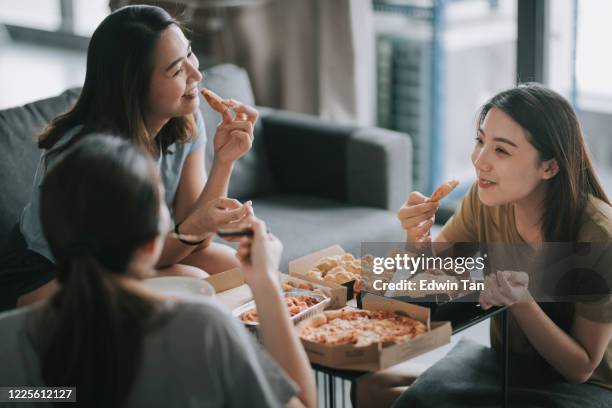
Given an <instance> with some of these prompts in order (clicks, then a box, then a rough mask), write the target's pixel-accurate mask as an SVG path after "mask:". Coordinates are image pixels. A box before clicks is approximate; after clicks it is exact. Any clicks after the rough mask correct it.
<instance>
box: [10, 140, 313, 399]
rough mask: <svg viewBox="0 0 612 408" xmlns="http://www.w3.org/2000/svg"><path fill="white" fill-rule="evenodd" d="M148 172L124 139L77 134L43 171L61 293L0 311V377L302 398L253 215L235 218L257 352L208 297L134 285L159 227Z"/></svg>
mask: <svg viewBox="0 0 612 408" xmlns="http://www.w3.org/2000/svg"><path fill="white" fill-rule="evenodd" d="M156 167H157V166H156V165H155V162H154V161H153V160H152V159H151V157H150V154H149V153H148V152H145V151H143V150H141V149H139V148H137V147H135V146H134V145H133V144H132V143H130V142H129V141H126V140H122V139H120V138H117V137H110V136H95V135H88V137H87V138H86V139H84V140H83V141H82V142H80V143H78V144H76V145H75V146H73V147H72V148H70V149H69V150H68V151H67V152H66V154H65V156H64V157H63V158H62V159H61V160H60V161H59V162H58V163H57V164H56V165H54V166H53V167H52V168H51V169H50V170H49V171H48V172H47V176H46V177H45V179H44V182H43V184H42V189H41V201H40V209H41V218H42V230H43V233H44V235H45V237H46V238H47V242H48V243H49V248H50V250H51V253H52V254H53V256H54V259H55V260H56V262H57V279H58V281H59V284H60V288H59V290H58V291H57V292H56V293H55V294H53V295H52V296H51V297H50V299H48V300H47V301H44V302H39V303H37V304H35V305H30V306H27V307H23V308H19V309H16V310H13V311H10V312H5V313H3V314H1V315H0V332H1V333H2V336H0V355H1V356H2V366H1V368H0V384H3V385H15V386H17V385H18V386H19V387H26V386H38V387H42V386H48V387H51V386H55V387H61V386H64V387H65V386H70V387H76V393H77V394H76V400H77V402H78V404H79V406H83V407H104V408H106V407H152V406H157V407H188V406H191V407H202V406H206V407H245V406H254V407H285V406H289V407H300V406H302V407H303V406H308V407H314V406H315V405H316V395H315V385H314V378H313V375H312V370H311V368H310V365H309V363H308V359H307V357H306V353H305V352H304V350H303V348H302V346H301V344H300V342H299V339H298V338H297V335H296V334H295V332H294V329H293V324H292V322H291V321H290V320H289V313H288V311H287V307H286V306H285V302H284V300H283V298H282V295H281V289H280V283H279V278H278V274H279V272H278V266H279V262H280V257H281V252H282V245H281V243H280V241H278V239H277V238H276V237H274V236H273V235H271V234H268V233H267V232H266V227H265V225H264V223H263V222H261V221H259V220H257V219H255V218H253V217H249V218H248V219H247V220H245V222H247V223H249V224H250V225H251V228H252V229H253V231H254V236H253V237H252V238H244V239H243V241H242V242H241V243H240V247H239V249H238V252H237V254H236V256H237V261H238V263H239V264H240V265H241V268H242V270H243V271H244V273H245V279H246V282H247V284H248V285H249V286H250V288H251V290H252V292H253V295H254V298H255V303H256V305H257V311H258V313H259V315H260V316H261V326H260V329H261V335H262V339H263V344H264V347H265V350H264V349H262V348H261V347H260V346H259V345H258V344H257V343H256V342H255V340H254V337H253V336H252V335H250V334H249V333H248V332H247V330H246V329H245V328H244V326H243V325H242V324H241V323H240V322H239V321H238V319H236V318H235V317H233V316H232V315H231V313H230V312H229V311H228V310H226V309H225V308H224V307H222V306H220V305H219V304H218V303H217V302H215V301H214V299H212V298H207V297H205V296H193V297H192V298H185V299H182V300H180V301H179V300H174V299H172V298H169V297H168V296H166V295H163V294H161V293H158V292H156V291H154V290H153V289H150V288H149V287H147V286H145V285H143V284H142V282H141V280H142V279H143V278H147V277H151V276H155V274H156V271H155V265H156V264H157V263H158V258H159V256H160V255H161V254H162V252H163V247H164V245H165V244H164V240H165V239H166V238H167V236H168V233H169V231H171V230H172V224H171V222H170V217H169V212H168V208H167V207H166V204H165V192H164V188H163V185H162V183H161V180H160V177H159V172H158V170H157V168H156ZM109 194H112V195H113V196H114V198H115V199H114V200H113V201H112V202H109V201H108V199H107V197H108V195H109ZM126 203H129V205H126Z"/></svg>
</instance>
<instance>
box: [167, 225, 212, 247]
mask: <svg viewBox="0 0 612 408" xmlns="http://www.w3.org/2000/svg"><path fill="white" fill-rule="evenodd" d="M182 223H183V221H181V222H179V223H178V224H176V225H175V226H174V233H175V234H176V239H178V240H179V241H181V242H182V243H183V244H185V245H200V244H201V243H203V242H204V241H206V239H203V240H200V241H187V240H185V239H183V238H181V236H182V235H181V233H180V232H179V226H180V225H181V224H182Z"/></svg>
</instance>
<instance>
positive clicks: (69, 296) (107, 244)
mask: <svg viewBox="0 0 612 408" xmlns="http://www.w3.org/2000/svg"><path fill="white" fill-rule="evenodd" d="M160 203H161V196H160V192H159V178H158V175H157V173H156V171H155V169H154V165H152V164H151V162H150V159H148V158H147V156H146V155H145V154H144V152H140V151H138V150H137V149H136V148H134V147H133V146H132V145H131V144H130V143H129V142H125V141H121V140H120V139H117V138H111V137H100V136H91V137H88V138H87V139H84V140H83V141H81V142H79V143H78V144H77V145H76V146H75V147H74V148H73V149H72V150H70V151H69V152H67V154H66V156H65V157H64V158H63V159H62V160H61V161H60V162H59V163H58V164H57V166H55V167H54V168H53V169H51V170H50V171H49V173H48V175H47V177H46V178H45V181H44V183H43V188H42V194H41V217H42V224H43V232H44V234H45V237H46V238H47V241H48V242H49V247H50V248H51V251H52V253H53V255H54V257H55V258H56V261H57V278H58V281H59V283H60V290H59V292H58V293H57V294H56V295H55V296H54V297H53V298H52V299H51V301H50V303H49V305H48V307H47V308H46V309H45V311H44V313H45V315H44V318H43V319H42V321H41V329H42V330H41V331H40V337H41V339H42V340H41V341H39V342H38V344H39V345H40V346H39V350H38V352H39V355H40V358H41V362H42V365H41V371H42V378H43V380H44V382H45V384H46V385H48V386H76V387H77V403H78V404H79V405H80V406H87V407H120V406H122V405H124V404H125V403H126V401H127V398H128V397H129V392H130V389H131V387H132V385H133V383H134V379H135V377H136V374H137V372H138V370H139V368H140V363H141V355H142V342H143V335H144V331H145V330H146V322H147V321H148V320H149V316H150V315H151V312H152V310H153V305H152V304H150V303H149V302H148V301H146V300H145V299H143V298H141V297H138V296H136V295H134V294H132V293H130V292H128V291H126V290H125V289H123V288H122V287H121V286H119V285H118V284H117V283H116V282H117V278H118V277H119V275H125V274H127V273H128V267H129V264H130V260H131V258H132V255H133V253H134V251H135V250H136V249H137V248H138V247H139V246H141V245H143V244H144V243H146V242H148V241H150V240H152V239H155V237H156V236H157V235H159V233H160V231H159V228H160V226H159V215H160Z"/></svg>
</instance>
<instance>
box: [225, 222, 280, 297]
mask: <svg viewBox="0 0 612 408" xmlns="http://www.w3.org/2000/svg"><path fill="white" fill-rule="evenodd" d="M244 223H245V224H250V226H251V228H252V229H253V236H252V237H243V238H242V239H241V240H240V247H239V248H238V251H237V252H236V257H237V258H238V260H239V261H240V263H241V264H242V270H243V271H244V274H245V279H246V282H247V284H248V285H249V286H251V288H253V287H254V286H255V287H256V286H259V285H260V284H269V283H272V284H273V285H275V286H278V285H279V278H278V273H279V266H280V260H281V254H282V252H283V244H282V243H281V242H280V241H279V240H278V238H276V237H275V236H274V235H272V234H271V233H269V232H267V229H266V224H265V223H264V222H263V221H261V220H260V219H258V218H256V217H255V216H250V217H249V218H248V219H247V220H246V221H245V222H244Z"/></svg>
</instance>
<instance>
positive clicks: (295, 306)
mask: <svg viewBox="0 0 612 408" xmlns="http://www.w3.org/2000/svg"><path fill="white" fill-rule="evenodd" d="M285 303H286V305H287V309H288V310H289V314H290V315H291V316H295V315H296V314H298V313H300V312H303V311H304V310H306V309H308V308H309V307H311V306H314V305H316V304H317V303H319V300H318V299H316V298H314V297H312V296H285ZM239 318H240V320H242V321H243V322H245V323H257V322H258V321H259V320H258V317H257V309H255V308H253V309H251V310H249V311H247V312H244V313H243V314H241V315H240V317H239Z"/></svg>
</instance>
